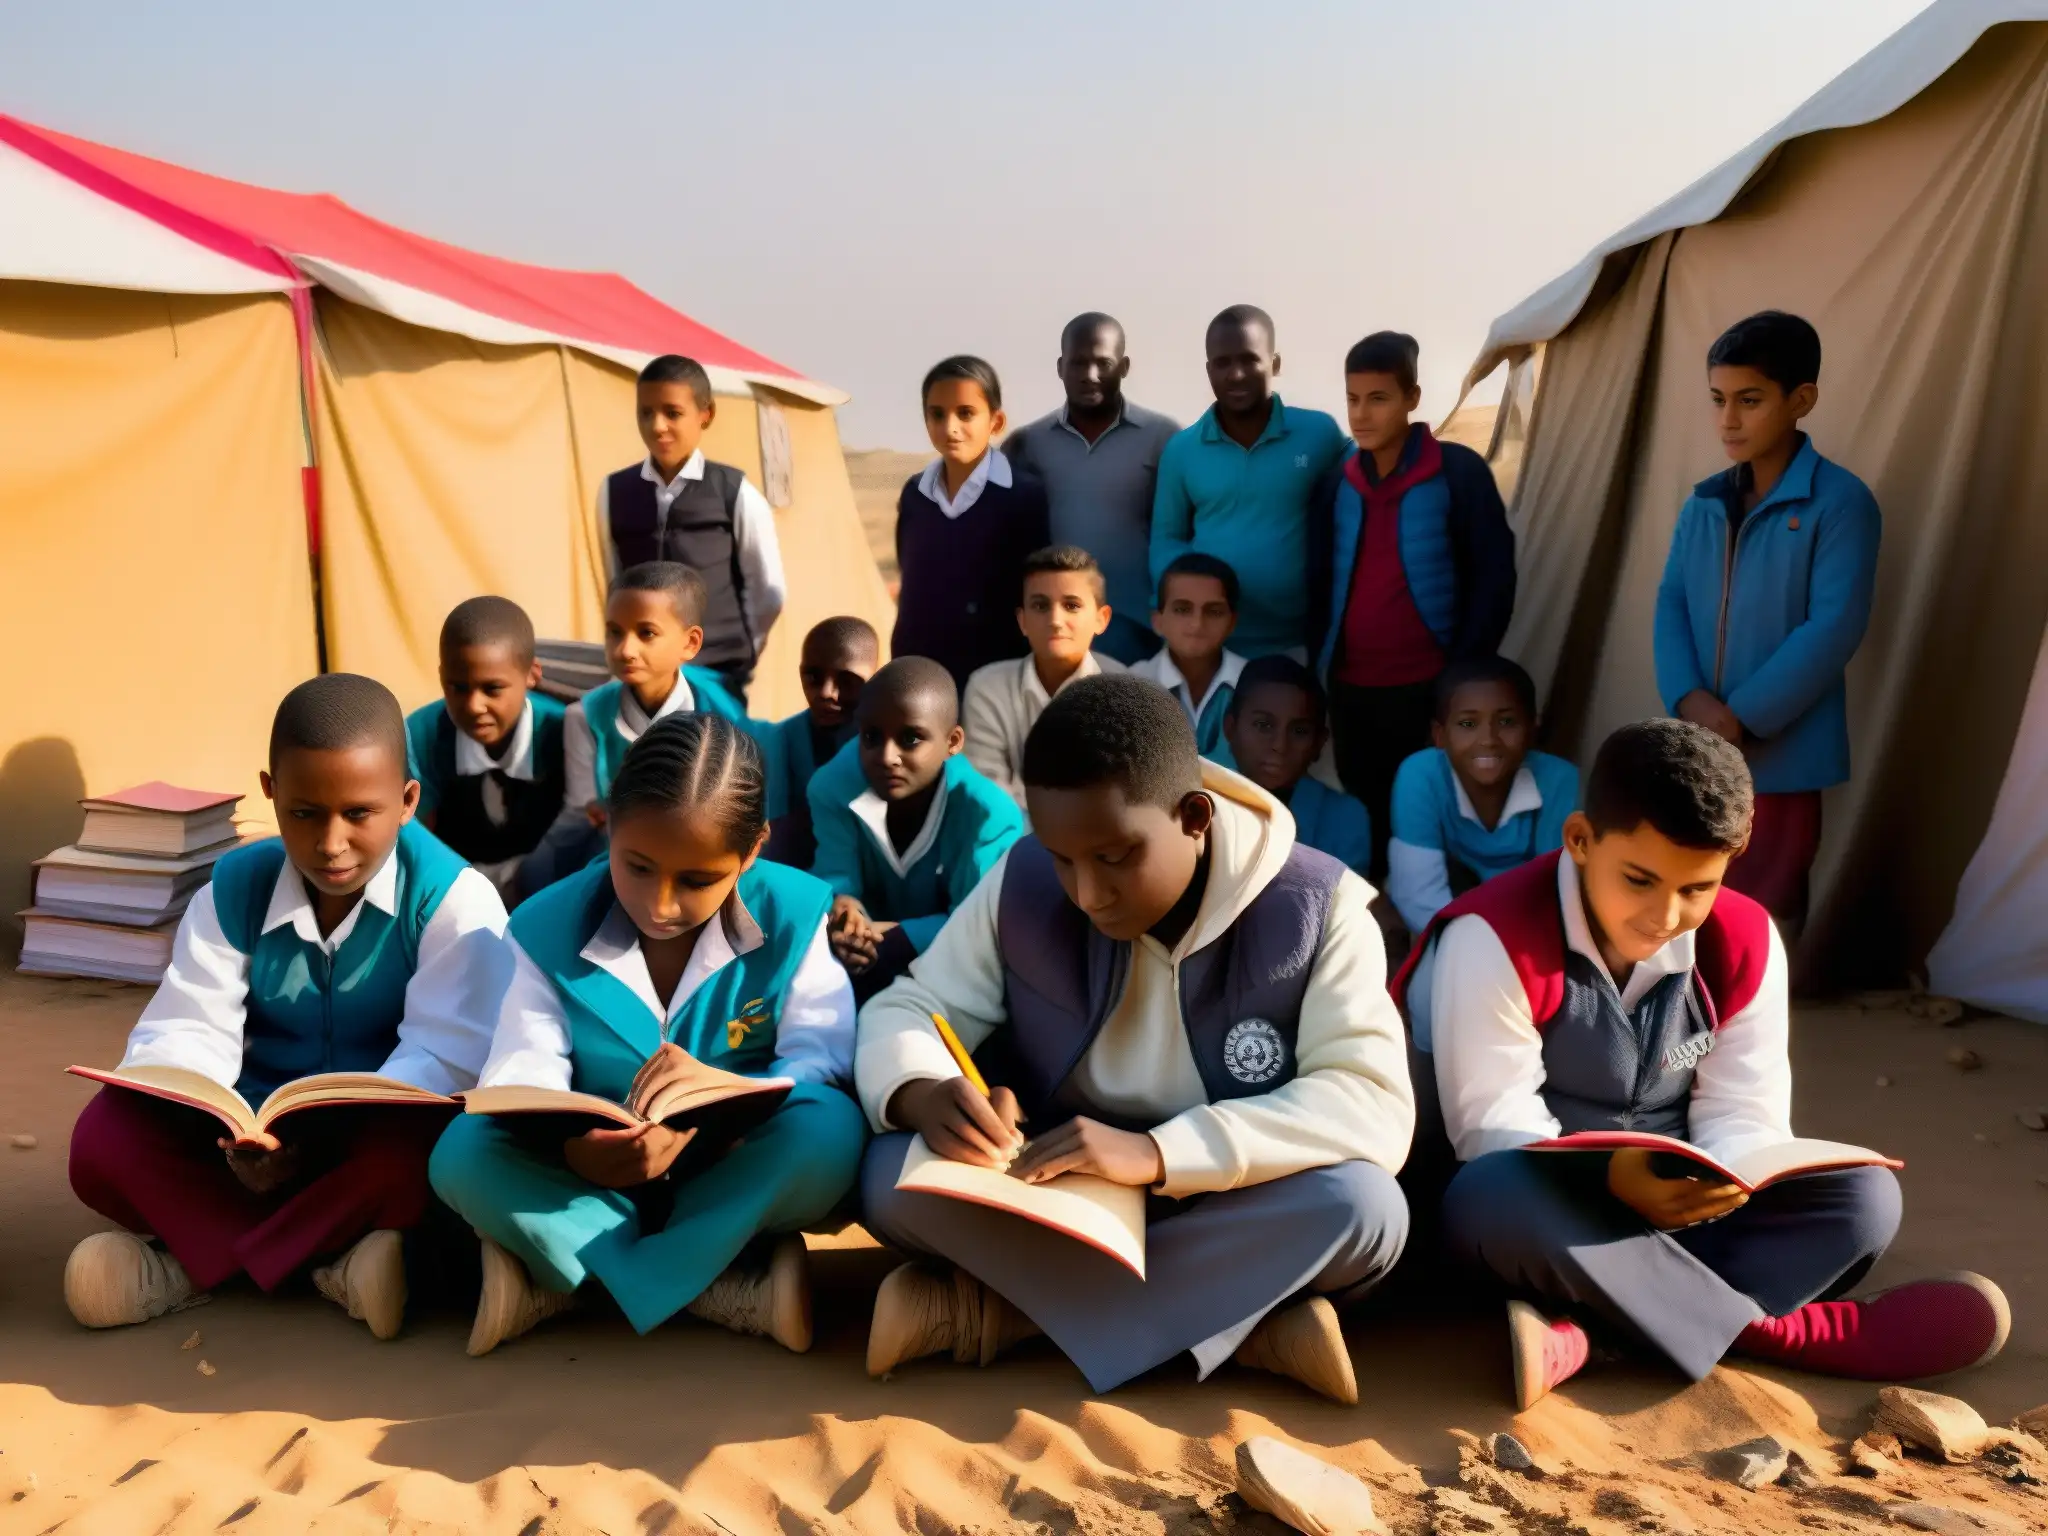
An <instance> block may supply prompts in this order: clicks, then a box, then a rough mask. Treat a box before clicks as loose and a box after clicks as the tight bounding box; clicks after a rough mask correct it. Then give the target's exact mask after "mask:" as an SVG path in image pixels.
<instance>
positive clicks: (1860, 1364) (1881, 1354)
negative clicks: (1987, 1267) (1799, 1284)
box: [1735, 1270, 2012, 1381]
mask: <svg viewBox="0 0 2048 1536" xmlns="http://www.w3.org/2000/svg"><path fill="white" fill-rule="evenodd" d="M2011 1333H2012V1309H2011V1307H2009V1306H2008V1305H2007V1304H2006V1300H2005V1292H2003V1291H2001V1290H2000V1289H1999V1288H1998V1287H1997V1286H1996V1285H1994V1284H1993V1283H1992V1282H1991V1281H1989V1280H1987V1279H1985V1278H1984V1277H1983V1276H1982V1275H1977V1274H1971V1273H1970V1272H1969V1271H1967V1270H1962V1271H1958V1272H1957V1273H1955V1274H1949V1275H1937V1276H1935V1277H1934V1278H1933V1279H1930V1280H1913V1281H1909V1282H1907V1283H1906V1284H1904V1285H1895V1286H1893V1287H1892V1288H1891V1289H1890V1290H1888V1291H1880V1292H1878V1293H1877V1294H1876V1295H1875V1296H1869V1297H1864V1298H1862V1299H1860V1300H1855V1301H1810V1302H1808V1303H1807V1304H1806V1305H1805V1306H1803V1307H1801V1308H1800V1309H1799V1310H1798V1311H1796V1312H1791V1313H1788V1314H1786V1315H1785V1316H1784V1317H1765V1318H1759V1319H1758V1320H1757V1321H1756V1322H1754V1323H1751V1324H1750V1325H1749V1326H1748V1327H1747V1328H1745V1329H1743V1331H1742V1334H1741V1336H1740V1337H1738V1338H1737V1339H1736V1341H1735V1348H1736V1349H1738V1350H1740V1351H1741V1352H1742V1353H1743V1354H1745V1355H1750V1356H1753V1357H1755V1358H1757V1359H1761V1360H1769V1361H1772V1362H1773V1363H1775V1364H1778V1365H1788V1366H1791V1367H1792V1368H1793V1369H1795V1370H1801V1371H1813V1372H1815V1373H1817V1374H1819V1375H1823V1376H1847V1377H1851V1378H1854V1379H1856V1380H1859V1381H1917V1380H1919V1379H1921V1378H1922V1377H1926V1376H1946V1375H1947V1374H1948V1373H1949V1372H1950V1371H1967V1370H1970V1369H1972V1368H1973V1367H1976V1366H1980V1365H1983V1364H1984V1363H1985V1362H1987V1361H1989V1360H1991V1359H1992V1358H1993V1357H1994V1356H1996V1355H1997V1354H1998V1352H1999V1351H2000V1350H2002V1349H2004V1348H2005V1341H2006V1339H2007V1338H2008V1337H2009V1336H2010V1335H2011Z"/></svg>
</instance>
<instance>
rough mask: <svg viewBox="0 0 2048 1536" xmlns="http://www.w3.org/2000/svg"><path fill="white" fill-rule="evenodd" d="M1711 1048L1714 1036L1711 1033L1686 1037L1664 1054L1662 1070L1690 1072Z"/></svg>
mask: <svg viewBox="0 0 2048 1536" xmlns="http://www.w3.org/2000/svg"><path fill="white" fill-rule="evenodd" d="M1713 1048H1714V1036H1713V1034H1712V1033H1711V1032H1709V1033H1707V1034H1701V1035H1691V1036H1688V1037H1687V1038H1685V1039H1683V1040H1681V1041H1679V1042H1678V1044H1676V1045H1674V1046H1673V1047H1671V1049H1670V1050H1668V1051H1666V1052H1665V1053H1664V1070H1665V1071H1666V1072H1690V1071H1691V1070H1692V1069H1693V1068H1694V1067H1696V1066H1698V1065H1699V1064H1700V1062H1701V1060H1702V1059H1703V1058H1704V1057H1705V1056H1706V1054H1707V1053H1708V1052H1709V1051H1711V1050H1712V1049H1713Z"/></svg>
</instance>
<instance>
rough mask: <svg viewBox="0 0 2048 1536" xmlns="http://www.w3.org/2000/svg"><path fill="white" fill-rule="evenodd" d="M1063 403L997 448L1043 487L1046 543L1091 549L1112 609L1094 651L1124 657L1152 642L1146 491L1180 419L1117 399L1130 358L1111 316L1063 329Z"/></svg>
mask: <svg viewBox="0 0 2048 1536" xmlns="http://www.w3.org/2000/svg"><path fill="white" fill-rule="evenodd" d="M1058 371H1059V376H1060V383H1061V384H1062V385H1064V386H1065V387H1066V391H1067V403H1066V404H1065V405H1063V406H1061V407H1060V408H1059V409H1058V410H1056V411H1054V412H1053V413H1052V414H1051V415H1049V416H1041V417H1039V418H1038V420H1036V421H1034V422H1031V423H1030V424H1029V425H1027V426H1022V427H1019V428H1018V429H1017V430H1016V431H1015V432H1013V433H1011V434H1010V436H1009V439H1008V441H1006V442H1005V443H1004V444H1003V452H1004V454H1005V455H1007V456H1008V458H1009V460H1010V462H1011V463H1012V464H1014V465H1021V466H1022V467H1023V468H1025V469H1027V470H1028V471H1029V472H1030V473H1031V474H1032V475H1034V476H1036V477H1037V478H1038V479H1039V480H1040V481H1041V482H1043V483H1044V485H1045V496H1046V502H1047V505H1048V509H1049V511H1050V521H1051V525H1052V541H1053V543H1055V544H1076V545H1079V546H1080V547H1081V548H1082V549H1085V550H1087V551H1088V553H1089V554H1091V555H1093V556H1094V557H1095V560H1096V563H1097V564H1098V565H1100V566H1101V567H1102V574H1103V578H1104V581H1105V584H1106V585H1107V586H1108V588H1109V606H1110V609H1111V611H1112V612H1113V613H1114V615H1115V617H1113V618H1112V619H1111V620H1110V625H1109V628H1108V629H1107V630H1106V631H1105V632H1104V633H1103V634H1102V636H1101V637H1100V638H1099V639H1097V640H1096V642H1095V649H1096V650H1098V651H1100V652H1102V653H1103V654H1104V655H1107V656H1113V657H1115V658H1116V659H1117V660H1118V661H1121V662H1123V663H1125V664H1126V665H1128V664H1129V663H1131V662H1136V661H1143V660H1144V659H1145V658H1146V657H1148V656H1150V655H1151V654H1152V653H1153V652H1154V651H1156V650H1158V649H1159V637H1158V636H1157V635H1155V634H1153V633H1152V580H1151V575H1150V572H1149V570H1148V567H1147V560H1148V557H1149V553H1150V545H1151V539H1152V491H1153V484H1154V482H1155V481H1156V480H1157V479H1158V477H1159V455H1160V452H1161V450H1163V449H1164V448H1165V447H1166V441H1167V439H1168V438H1170V437H1172V436H1173V434H1174V433H1176V432H1178V431H1179V430H1180V424H1179V423H1178V422H1175V421H1173V420H1172V419H1171V418H1169V417H1165V416H1162V415H1160V414H1159V413H1158V412H1157V411H1148V410H1146V409H1144V407H1142V406H1137V405H1133V404H1131V403H1130V401H1128V400H1126V399H1125V398H1124V378H1125V376H1126V375H1127V374H1129V373H1130V371H1131V360H1130V358H1129V357H1127V356H1126V355H1125V353H1124V328H1123V327H1122V326H1121V325H1119V324H1117V322H1116V321H1115V320H1114V319H1112V318H1111V317H1110V316H1108V315H1105V314H1099V313H1096V312H1094V311H1090V312H1089V313H1087V314H1085V315H1076V316H1075V317H1074V318H1073V319H1071V320H1069V321H1068V322H1067V328H1066V329H1065V330H1064V331H1062V332H1060V360H1059V368H1058Z"/></svg>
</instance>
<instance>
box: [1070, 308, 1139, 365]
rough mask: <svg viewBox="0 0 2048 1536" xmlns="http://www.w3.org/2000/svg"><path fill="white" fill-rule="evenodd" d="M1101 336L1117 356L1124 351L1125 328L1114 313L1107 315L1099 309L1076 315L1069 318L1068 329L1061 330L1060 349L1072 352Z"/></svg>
mask: <svg viewBox="0 0 2048 1536" xmlns="http://www.w3.org/2000/svg"><path fill="white" fill-rule="evenodd" d="M1097 336H1101V337H1102V338H1103V339H1104V340H1105V341H1107V342H1108V343H1109V345H1110V348H1111V350H1113V351H1114V352H1115V353H1116V355H1117V356H1119V357H1121V356H1123V352H1124V328H1123V325H1122V323H1121V322H1120V321H1119V320H1118V319H1117V318H1116V316H1114V315H1105V314H1104V313H1103V312H1102V311H1101V310H1099V309H1091V310H1089V311H1088V312H1087V313H1086V314H1083V315H1076V316H1074V318H1073V319H1071V320H1069V321H1068V322H1067V325H1066V329H1065V330H1063V331H1061V332H1060V351H1061V352H1062V353H1065V354H1071V353H1072V352H1073V350H1074V349H1075V348H1076V347H1077V346H1079V345H1081V344H1082V343H1083V342H1088V341H1093V340H1094V339H1095V338H1096V337H1097Z"/></svg>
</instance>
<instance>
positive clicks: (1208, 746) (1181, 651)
mask: <svg viewBox="0 0 2048 1536" xmlns="http://www.w3.org/2000/svg"><path fill="white" fill-rule="evenodd" d="M1237 594H1238V589H1237V572H1235V571H1233V570H1232V569H1231V568H1230V565H1229V563H1228V562H1227V561H1223V560H1218V559H1217V558H1216V557H1215V556H1214V555H1204V554H1185V555H1178V556H1176V557H1175V558H1174V559H1173V560H1172V561H1171V562H1169V563H1168V565H1167V567H1166V570H1165V573H1164V574H1162V575H1161V576H1160V578H1159V595H1158V606H1157V607H1156V608H1154V609H1153V611H1152V629H1153V631H1154V632H1155V633H1156V634H1157V635H1158V636H1159V638H1160V639H1161V640H1163V641H1164V642H1165V644H1164V646H1163V647H1162V648H1161V649H1160V650H1159V651H1157V652H1156V653H1154V654H1153V655H1152V656H1150V657H1148V658H1146V659H1145V660H1143V661H1139V662H1134V663H1132V665H1131V671H1132V673H1133V674H1134V675H1136V676H1138V677H1142V678H1145V679H1147V680H1149V681H1151V682H1155V683H1157V684H1158V685H1159V686H1160V687H1162V688H1164V689H1165V690H1166V691H1167V692H1168V693H1170V694H1172V695H1173V696H1174V697H1175V698H1176V699H1178V700H1179V701H1180V707H1181V708H1182V709H1184V710H1186V711H1187V712H1188V723H1189V724H1190V725H1192V726H1193V727H1194V728H1195V750H1196V751H1198V752H1200V753H1201V754H1202V756H1204V757H1210V758H1213V757H1216V756H1217V753H1218V752H1219V751H1220V750H1221V749H1222V747H1223V716H1224V712H1225V711H1226V710H1228V709H1229V708H1230V699H1231V694H1232V691H1233V690H1234V689H1235V688H1236V687H1237V679H1238V674H1239V673H1241V672H1243V671H1244V658H1243V657H1242V656H1240V655H1238V654H1237V652H1235V651H1233V650H1231V649H1229V647H1228V646H1227V644H1226V643H1225V642H1227V641H1228V640H1229V639H1230V634H1231V631H1232V630H1234V629H1236V628H1237ZM1219 760H1220V759H1219ZM1225 766H1228V764H1227V763H1226V764H1225Z"/></svg>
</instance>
